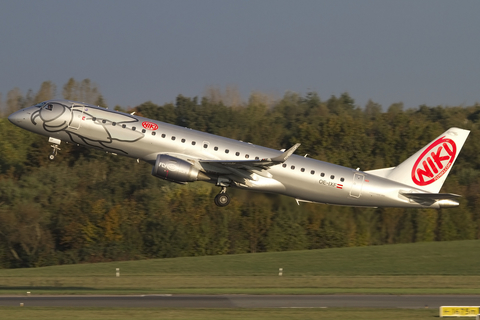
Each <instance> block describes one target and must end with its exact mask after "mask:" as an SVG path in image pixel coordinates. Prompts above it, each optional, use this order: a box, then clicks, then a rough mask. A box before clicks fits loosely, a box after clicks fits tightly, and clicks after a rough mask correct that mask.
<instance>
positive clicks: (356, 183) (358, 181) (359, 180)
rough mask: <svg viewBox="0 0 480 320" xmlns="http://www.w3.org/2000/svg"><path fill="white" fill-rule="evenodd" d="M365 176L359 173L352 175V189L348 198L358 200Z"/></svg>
mask: <svg viewBox="0 0 480 320" xmlns="http://www.w3.org/2000/svg"><path fill="white" fill-rule="evenodd" d="M364 180H365V176H364V175H363V174H361V173H355V174H354V175H353V184H352V189H351V190H350V196H351V197H354V198H360V196H361V194H362V187H363V181H364Z"/></svg>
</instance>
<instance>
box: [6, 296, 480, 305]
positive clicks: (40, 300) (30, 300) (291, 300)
mask: <svg viewBox="0 0 480 320" xmlns="http://www.w3.org/2000/svg"><path fill="white" fill-rule="evenodd" d="M20 303H23V304H24V306H26V307H28V306H32V307H33V306H35V307H40V306H41V307H125V308H133V307H142V308H156V307H161V308H325V307H370V308H425V307H428V308H438V307H440V306H478V305H480V296H474V295H405V296H403V295H402V296H396V295H275V296H272V295H180V294H178V295H136V296H134V295H131V296H0V306H19V305H20Z"/></svg>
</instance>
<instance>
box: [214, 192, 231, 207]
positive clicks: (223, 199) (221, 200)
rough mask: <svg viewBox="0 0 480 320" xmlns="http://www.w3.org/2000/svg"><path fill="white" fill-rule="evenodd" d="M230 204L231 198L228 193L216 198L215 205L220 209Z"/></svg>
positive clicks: (218, 195)
mask: <svg viewBox="0 0 480 320" xmlns="http://www.w3.org/2000/svg"><path fill="white" fill-rule="evenodd" d="M229 203H230V197H229V196H228V194H226V193H219V194H217V195H216V196H215V204H216V205H217V206H219V207H225V206H227V205H228V204H229Z"/></svg>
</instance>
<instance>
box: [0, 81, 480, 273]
mask: <svg viewBox="0 0 480 320" xmlns="http://www.w3.org/2000/svg"><path fill="white" fill-rule="evenodd" d="M55 95H56V88H55V86H54V85H53V84H52V83H51V82H44V83H43V84H42V86H41V87H40V89H39V91H38V92H32V91H30V92H28V93H27V94H25V95H23V94H22V93H21V92H20V91H19V90H17V89H14V90H12V91H10V92H9V93H8V94H7V97H6V98H7V99H6V100H5V102H4V103H3V104H2V106H3V110H4V115H3V117H2V118H1V119H0V134H1V137H2V138H1V139H0V266H1V267H3V268H12V267H34V266H44V265H54V264H66V263H80V262H98V261H111V260H126V259H143V258H164V257H177V256H195V255H216V254H234V253H246V252H264V251H280V250H299V249H317V248H331V247H344V246H366V245H378V244H390V243H406V242H418V241H443V240H459V239H478V238H480V157H479V156H478V153H479V151H480V133H479V125H480V105H478V104H477V105H473V106H457V107H443V106H437V107H429V106H424V105H423V106H419V107H418V108H415V109H408V110H405V109H404V108H403V106H402V104H401V103H398V104H393V105H391V106H390V107H389V108H388V109H387V110H386V111H382V107H381V106H380V105H378V104H376V103H374V102H372V101H370V102H368V103H367V105H366V106H362V107H360V106H357V105H356V104H355V102H354V100H353V99H352V97H350V96H349V95H348V94H347V93H344V94H342V95H340V96H339V97H336V96H331V97H329V98H328V99H327V100H322V99H320V97H319V96H318V95H317V94H316V93H314V92H312V93H308V94H306V95H305V96H301V95H298V94H296V93H286V94H285V95H284V96H283V97H282V98H281V99H277V100H272V99H270V98H269V97H267V96H264V95H262V94H258V93H256V94H252V95H251V96H250V98H249V100H248V101H247V102H244V103H235V104H228V103H224V101H225V99H222V98H221V95H218V94H217V95H213V94H207V95H206V96H205V97H202V98H197V97H195V98H189V97H184V96H181V95H180V96H178V97H177V99H176V102H175V104H165V105H156V104H154V103H152V102H145V103H143V104H141V105H139V106H137V107H135V111H136V112H137V114H141V115H143V116H146V117H150V118H154V119H158V120H161V121H165V122H169V123H174V124H177V125H181V126H185V127H190V128H193V129H198V130H202V131H207V132H210V133H213V134H218V135H222V136H226V137H230V138H234V139H239V140H243V141H249V142H252V143H255V144H259V145H264V146H268V147H271V148H276V149H282V148H288V147H289V146H291V145H293V144H294V143H297V142H301V143H302V145H301V147H300V148H299V149H298V150H297V154H301V155H303V154H308V156H309V157H312V158H316V159H320V160H324V161H329V162H333V163H337V164H340V165H344V166H349V167H353V168H357V167H360V169H361V170H370V169H377V168H383V167H390V166H395V165H397V164H399V163H401V162H402V161H403V160H404V159H406V158H407V157H408V156H410V155H411V154H413V153H414V152H415V151H417V150H418V149H420V148H421V147H423V146H424V145H425V144H426V143H428V142H429V141H431V140H432V139H434V138H435V137H436V136H438V135H439V134H440V133H442V132H443V131H445V130H446V129H447V128H449V127H452V126H457V127H461V128H464V129H469V130H471V134H470V137H469V139H468V140H467V142H466V144H465V146H464V148H463V149H462V151H461V153H460V156H459V158H458V159H457V162H456V164H455V165H454V167H453V170H452V172H451V174H450V176H449V178H448V179H447V181H446V183H445V185H444V187H443V189H442V191H443V192H453V193H458V194H461V195H463V196H464V197H463V198H462V199H461V205H460V206H459V207H457V208H452V209H442V210H431V209H430V210H427V209H422V210H420V209H419V210H416V209H381V208H379V209H371V208H349V207H337V206H328V205H314V204H301V205H300V206H298V205H297V204H296V202H295V200H294V199H291V198H287V197H283V196H276V195H268V194H260V193H253V192H246V191H241V190H235V189H230V193H232V196H233V197H232V202H231V204H230V205H229V206H227V207H225V208H218V207H216V206H215V204H214V203H213V198H214V196H215V195H216V194H217V193H218V188H217V187H215V186H214V185H210V184H207V183H203V182H196V183H191V184H189V185H188V186H181V185H177V184H174V183H168V182H165V181H163V180H160V179H157V178H155V177H153V176H151V175H150V169H151V168H150V166H149V165H147V164H145V163H136V161H134V160H132V159H129V158H123V157H116V156H112V155H107V154H104V153H102V152H100V151H96V150H92V149H87V148H84V147H76V146H72V145H65V144H63V145H62V150H61V151H60V154H59V156H58V157H57V158H56V159H55V161H54V162H50V161H49V160H48V157H47V156H48V154H49V153H50V146H49V144H48V142H47V138H45V137H42V136H38V135H35V134H31V133H29V132H26V131H24V130H21V129H19V128H17V127H15V126H13V125H12V124H10V123H9V122H8V120H7V119H6V114H8V113H9V112H13V111H15V110H17V109H19V108H21V107H25V106H29V105H33V104H35V103H37V102H40V101H43V100H46V99H50V98H53V97H54V96H55ZM62 96H63V97H65V98H68V99H72V100H82V101H85V102H90V103H96V104H99V105H103V106H105V102H104V101H103V98H102V96H101V94H100V92H99V90H98V88H97V87H96V85H94V84H93V83H91V82H90V81H89V80H88V79H86V80H83V81H76V80H75V79H70V80H69V82H68V83H67V84H65V86H64V87H63V88H62ZM219 97H220V98H219ZM116 108H120V107H118V106H117V107H116Z"/></svg>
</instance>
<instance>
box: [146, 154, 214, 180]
mask: <svg viewBox="0 0 480 320" xmlns="http://www.w3.org/2000/svg"><path fill="white" fill-rule="evenodd" d="M152 175H153V176H155V177H157V178H162V179H165V180H169V181H173V182H177V183H181V184H185V183H187V182H193V181H200V180H201V181H207V180H210V178H209V177H208V176H207V175H205V174H204V173H203V172H201V171H199V170H198V169H197V168H195V167H194V166H193V165H192V164H191V163H190V162H188V161H185V160H182V159H179V158H175V157H172V156H169V155H166V154H159V155H157V160H156V161H155V165H154V166H153V168H152Z"/></svg>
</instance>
